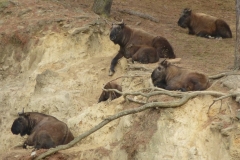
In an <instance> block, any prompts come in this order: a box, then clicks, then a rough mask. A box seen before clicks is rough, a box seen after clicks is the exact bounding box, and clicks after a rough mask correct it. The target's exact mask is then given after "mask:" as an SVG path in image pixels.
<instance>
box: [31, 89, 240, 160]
mask: <svg viewBox="0 0 240 160" xmlns="http://www.w3.org/2000/svg"><path fill="white" fill-rule="evenodd" d="M103 90H105V91H109V92H110V91H115V92H117V93H120V94H122V95H123V97H124V99H125V100H126V101H130V102H134V103H138V104H141V106H140V107H138V108H134V109H129V110H124V111H121V112H119V113H117V114H115V115H112V116H109V117H108V118H106V119H104V120H103V121H102V122H100V123H99V124H97V125H96V126H95V127H93V128H91V129H90V130H88V131H86V132H84V133H83V134H81V135H79V136H78V137H76V138H75V139H74V140H73V141H71V142H70V143H68V144H66V145H60V146H58V147H56V148H52V149H49V150H48V151H47V152H45V153H43V154H41V155H39V156H38V157H36V158H35V160H39V159H43V158H45V157H47V156H49V155H51V154H54V153H56V152H57V151H60V150H64V149H68V148H70V147H72V146H74V145H75V144H76V143H78V142H79V141H81V140H82V139H84V138H85V137H87V136H89V135H91V134H92V133H94V132H96V131H97V130H99V129H100V128H102V127H103V126H105V125H106V124H108V123H109V122H111V121H113V120H115V119H118V118H120V117H123V116H126V115H129V114H135V113H138V112H142V111H145V110H147V109H151V108H176V107H179V106H181V105H183V104H185V103H186V102H188V100H190V99H192V98H194V97H196V96H199V95H211V96H214V97H218V98H216V99H215V100H214V102H213V103H215V102H216V101H218V100H222V99H224V98H228V97H233V96H236V95H240V93H232V94H225V93H222V92H216V91H194V92H176V91H168V90H164V89H161V88H156V87H154V88H143V89H140V90H138V91H136V92H120V91H118V90H116V89H103ZM128 95H133V96H143V97H146V98H147V99H148V98H149V97H151V96H154V95H168V96H171V97H175V98H176V100H171V101H166V102H163V101H161V102H147V101H146V102H141V101H137V100H133V99H131V98H128V97H127V96H128ZM212 105H213V104H211V105H210V106H209V109H210V107H211V106H212Z"/></svg>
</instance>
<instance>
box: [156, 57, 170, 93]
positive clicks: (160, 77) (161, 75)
mask: <svg viewBox="0 0 240 160" xmlns="http://www.w3.org/2000/svg"><path fill="white" fill-rule="evenodd" d="M169 65H170V63H169V62H167V61H166V59H165V60H163V61H162V62H161V63H160V64H159V66H158V67H157V68H155V69H154V70H153V72H152V74H151V79H152V83H153V85H154V86H156V87H159V88H165V87H166V85H167V84H166V76H167V73H166V69H167V67H168V66H169Z"/></svg>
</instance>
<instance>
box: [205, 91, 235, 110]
mask: <svg viewBox="0 0 240 160" xmlns="http://www.w3.org/2000/svg"><path fill="white" fill-rule="evenodd" d="M238 95H240V93H239V92H235V93H232V94H228V95H224V96H221V97H219V98H216V99H214V100H213V102H212V104H211V105H210V106H209V107H208V112H207V114H208V113H209V110H210V108H211V107H212V105H214V103H215V102H217V101H219V100H221V106H220V109H219V112H220V111H221V108H222V100H223V99H225V98H229V97H236V96H238Z"/></svg>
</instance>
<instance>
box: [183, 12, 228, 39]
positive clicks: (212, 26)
mask: <svg viewBox="0 0 240 160" xmlns="http://www.w3.org/2000/svg"><path fill="white" fill-rule="evenodd" d="M178 25H179V26H180V27H182V28H188V31H189V32H188V33H189V34H192V35H197V36H200V37H205V38H211V37H214V38H220V37H222V38H232V32H231V30H230V27H229V25H228V24H227V23H226V22H225V21H224V20H221V19H218V18H216V17H213V16H210V15H206V14H204V13H194V12H192V10H191V9H188V8H185V9H184V10H183V12H182V15H181V17H180V18H179V20H178Z"/></svg>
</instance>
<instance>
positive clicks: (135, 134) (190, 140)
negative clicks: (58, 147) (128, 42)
mask: <svg viewBox="0 0 240 160" xmlns="http://www.w3.org/2000/svg"><path fill="white" fill-rule="evenodd" d="M92 4H93V0H79V1H76V0H68V1H61V0H60V1H55V0H47V1H32V0H22V1H16V0H14V1H0V15H1V19H0V33H1V34H0V62H1V63H0V79H1V82H0V88H1V91H0V104H1V108H0V113H1V114H2V116H1V119H0V124H1V125H0V129H1V135H0V139H1V144H0V159H11V160H12V159H31V158H30V154H31V151H32V149H31V148H30V149H27V150H24V149H21V148H19V147H15V146H17V145H19V144H22V142H23V141H24V139H25V138H26V137H23V138H21V137H20V136H16V135H13V134H12V133H11V131H10V128H11V124H12V122H13V120H14V119H15V118H16V116H17V112H19V111H21V110H22V108H23V107H24V108H25V110H26V111H38V112H42V113H46V114H51V115H53V116H56V117H57V118H58V119H60V120H62V121H64V122H66V123H67V124H68V126H69V127H70V129H71V131H72V132H73V134H74V135H75V136H77V135H80V134H81V133H83V132H85V131H87V130H89V129H90V128H91V127H93V126H95V125H96V124H98V123H100V122H101V121H102V120H103V119H104V118H106V117H107V116H109V115H113V114H115V113H118V112H119V111H122V110H124V109H129V108H134V107H138V106H139V105H137V104H132V103H127V102H125V101H124V99H123V98H122V97H121V98H119V99H116V100H114V101H112V102H103V103H99V104H98V103H97V100H98V97H99V95H100V93H101V88H102V86H103V84H105V83H107V82H108V81H110V80H112V79H115V78H117V77H120V76H123V75H128V76H132V77H130V78H129V77H128V78H120V79H118V80H117V82H118V83H119V84H121V85H122V86H123V90H124V91H132V90H137V89H141V88H144V87H150V86H152V84H151V81H150V74H151V70H152V69H154V68H155V67H156V65H157V63H155V64H147V65H142V64H137V63H136V64H132V63H131V62H130V61H128V60H126V59H121V60H120V61H119V63H118V65H117V67H116V73H115V74H114V76H113V77H109V76H108V69H109V66H110V62H111V59H112V58H113V56H114V55H115V54H116V53H117V51H118V49H119V47H118V46H117V45H114V44H113V43H112V42H111V41H110V40H109V26H108V25H107V24H105V21H104V20H103V19H99V16H98V15H95V14H93V13H92V12H91V5H92ZM234 5H235V4H234V2H233V1H230V0H227V1H226V0H224V1H223V0H222V1H221V0H219V1H214V2H209V1H206V0H200V1H190V0H186V1H184V2H183V1H173V0H170V1H169V0H162V1H154V0H139V1H138V0H131V1H125V0H124V1H120V0H114V2H113V6H112V11H111V15H110V17H109V18H108V21H120V20H121V19H124V21H125V23H127V25H129V26H131V27H136V28H140V29H143V30H146V31H148V32H149V33H152V34H155V35H161V36H164V37H166V38H167V39H168V40H169V42H170V43H171V44H172V46H173V47H174V51H175V53H176V55H177V57H180V58H181V59H182V60H181V62H180V63H179V64H178V65H179V66H182V67H184V68H188V69H191V70H197V71H200V72H203V73H205V74H207V75H212V74H216V73H219V72H222V71H225V70H229V68H231V67H232V65H233V60H234V45H235V6H234ZM185 7H191V8H192V9H193V10H195V11H199V12H204V13H207V14H211V15H214V16H217V17H219V18H222V19H224V20H226V21H227V22H228V23H229V25H230V28H231V29H232V32H233V38H232V39H224V40H215V39H204V38H199V37H196V36H190V35H188V34H187V30H184V29H182V28H180V27H178V26H177V20H178V18H179V15H180V13H181V11H182V9H183V8H185ZM123 9H128V10H134V11H140V12H142V13H145V14H149V15H151V16H153V17H155V18H158V19H159V21H160V22H159V23H155V22H152V21H150V20H146V19H142V18H139V17H137V16H133V15H128V14H124V13H121V12H120V10H123ZM139 66H140V67H146V68H149V69H150V70H149V71H144V70H137V69H131V68H134V67H139ZM134 75H138V76H141V77H134ZM210 90H216V91H222V92H228V91H229V89H228V88H226V87H225V86H223V85H222V83H221V81H217V82H216V83H215V85H214V86H213V87H211V88H210ZM134 98H135V99H138V98H139V97H134ZM213 98H214V97H211V96H201V97H196V98H194V99H192V100H191V101H189V102H188V103H187V104H185V105H183V106H181V107H179V108H176V109H152V110H149V111H146V112H142V113H139V114H135V115H129V116H125V117H122V118H121V119H118V120H115V121H113V122H111V123H110V124H108V125H107V126H105V127H103V128H102V129H101V130H99V131H97V132H95V133H94V134H92V135H91V136H89V137H87V138H85V139H84V140H82V141H81V142H80V143H78V144H77V145H76V146H75V147H73V148H70V149H68V150H65V151H61V152H60V153H57V154H55V155H53V156H51V157H50V158H49V159H81V160H84V159H87V160H92V159H99V160H100V159H101V160H102V159H106V160H112V159H117V160H126V159H128V160H133V159H137V160H145V159H153V160H159V159H166V160H170V159H173V160H178V159H200V160H206V159H207V160H227V159H234V160H235V159H236V160H237V159H239V158H240V151H239V145H240V141H239V138H240V135H239V124H238V121H237V119H236V118H235V117H236V114H237V113H238V112H237V110H238V109H239V108H240V107H239V104H238V103H236V102H235V100H234V99H230V98H229V99H225V100H223V101H222V103H220V102H218V103H216V104H215V105H213V106H212V109H211V111H210V114H209V115H208V114H206V113H207V110H208V107H209V105H210V104H211V103H212V101H213ZM220 106H221V111H220V113H219V108H220ZM229 106H230V107H229ZM43 151H44V150H41V151H40V152H43Z"/></svg>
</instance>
